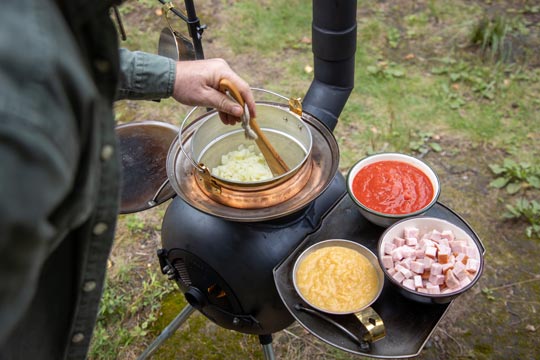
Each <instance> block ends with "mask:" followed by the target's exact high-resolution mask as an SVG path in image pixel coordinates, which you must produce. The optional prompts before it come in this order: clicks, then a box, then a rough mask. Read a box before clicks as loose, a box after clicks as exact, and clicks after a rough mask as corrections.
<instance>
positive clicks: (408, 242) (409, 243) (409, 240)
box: [405, 237, 418, 246]
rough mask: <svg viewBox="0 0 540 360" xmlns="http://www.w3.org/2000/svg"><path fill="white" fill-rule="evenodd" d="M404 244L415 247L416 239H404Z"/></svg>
mask: <svg viewBox="0 0 540 360" xmlns="http://www.w3.org/2000/svg"><path fill="white" fill-rule="evenodd" d="M405 244H406V245H407V246H416V245H417V244H418V239H417V238H415V237H406V238H405Z"/></svg>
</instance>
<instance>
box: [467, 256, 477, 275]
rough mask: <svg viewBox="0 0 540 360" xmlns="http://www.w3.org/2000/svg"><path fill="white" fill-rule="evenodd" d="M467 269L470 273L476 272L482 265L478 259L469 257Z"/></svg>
mask: <svg viewBox="0 0 540 360" xmlns="http://www.w3.org/2000/svg"><path fill="white" fill-rule="evenodd" d="M466 266H467V267H466V270H467V271H468V272H470V273H473V274H474V273H476V272H477V271H478V267H479V266H480V262H479V261H478V260H476V259H469V260H467V265H466Z"/></svg>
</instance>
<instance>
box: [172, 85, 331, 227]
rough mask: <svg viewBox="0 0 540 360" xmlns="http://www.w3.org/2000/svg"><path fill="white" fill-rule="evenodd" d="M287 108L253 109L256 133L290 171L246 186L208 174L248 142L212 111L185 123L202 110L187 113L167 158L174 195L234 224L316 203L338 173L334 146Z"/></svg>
mask: <svg viewBox="0 0 540 360" xmlns="http://www.w3.org/2000/svg"><path fill="white" fill-rule="evenodd" d="M272 94H275V93H272ZM276 95H277V94H276ZM278 96H280V97H282V96H281V95H278ZM289 103H292V104H295V105H296V107H294V106H292V105H284V104H279V103H275V102H267V101H259V102H257V103H256V106H257V119H258V122H259V124H260V126H261V129H262V130H263V131H265V134H266V135H267V137H268V138H269V140H270V141H271V142H272V144H273V145H274V147H275V148H276V150H277V151H278V152H279V153H280V155H281V156H282V157H283V159H284V160H285V161H286V162H287V163H288V165H289V168H290V170H289V171H288V172H286V173H285V174H282V175H280V176H277V177H273V178H271V179H268V180H264V181H256V182H247V183H246V182H235V181H230V180H226V179H221V178H218V177H216V176H213V175H212V174H211V172H210V169H211V168H212V167H213V166H216V165H217V164H218V161H219V159H220V157H221V155H223V154H225V153H227V152H229V151H231V150H233V149H236V148H237V147H238V145H239V144H241V143H245V142H250V141H251V142H252V140H246V139H245V137H244V133H243V130H242V129H241V127H240V126H237V127H231V126H230V125H224V124H222V123H221V121H220V120H219V116H218V113H217V112H216V111H215V110H212V111H209V112H206V113H204V114H202V116H199V117H196V118H195V119H194V120H192V121H191V122H189V124H187V123H188V120H190V118H192V117H194V116H193V114H194V113H195V111H196V110H199V111H200V110H201V109H197V108H194V109H192V111H190V113H189V114H188V115H187V116H186V118H185V119H184V122H183V123H182V125H181V127H180V131H179V134H178V137H177V139H175V141H174V142H173V144H172V145H171V148H170V149H169V154H168V156H167V175H168V178H169V180H170V182H171V185H172V186H173V188H174V189H175V191H176V193H177V194H178V195H180V196H181V197H182V198H183V199H184V200H186V201H187V202H188V203H189V204H191V205H192V206H194V207H196V208H198V209H199V210H202V211H204V212H207V213H210V214H213V215H217V216H220V217H224V218H226V219H230V220H235V221H260V220H267V219H272V218H276V217H279V216H283V215H286V214H289V213H291V212H293V211H296V210H298V209H300V208H301V207H303V206H305V205H306V204H307V203H309V202H310V201H312V200H313V199H315V198H316V197H317V196H318V195H319V194H320V192H322V191H323V190H324V189H326V187H327V186H328V185H329V183H330V181H331V180H332V178H333V177H334V175H335V173H336V171H337V168H338V163H339V150H338V146H337V143H336V141H335V138H334V137H333V135H332V133H331V132H330V131H329V130H328V129H327V128H326V127H325V126H324V125H323V124H321V123H320V122H319V121H318V120H317V119H315V118H313V117H311V116H310V115H309V114H305V113H302V112H301V109H299V107H298V105H299V102H298V101H297V102H295V101H289ZM298 112H299V113H300V114H301V115H298ZM246 210H249V212H247V211H246Z"/></svg>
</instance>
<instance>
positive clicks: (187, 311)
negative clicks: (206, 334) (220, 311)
mask: <svg viewBox="0 0 540 360" xmlns="http://www.w3.org/2000/svg"><path fill="white" fill-rule="evenodd" d="M194 311H195V308H194V307H193V306H191V305H189V304H188V305H186V307H185V308H183V309H182V311H181V312H180V313H179V314H178V315H177V316H176V317H175V318H174V319H173V321H171V322H170V323H169V325H167V327H166V328H165V329H163V331H162V332H161V334H160V335H159V336H158V337H157V338H156V340H154V341H153V342H152V343H151V344H150V345H149V346H148V347H147V348H146V350H144V352H143V353H142V354H141V356H139V357H138V358H137V360H145V359H149V358H150V356H152V355H153V354H154V352H156V350H157V349H158V348H159V347H160V346H161V344H163V343H164V342H165V340H167V339H168V338H170V337H171V336H172V334H174V332H175V331H176V330H178V328H179V327H180V326H181V325H182V324H183V323H184V322H185V321H186V320H187V319H188V318H189V316H190V315H191V314H193V312H194Z"/></svg>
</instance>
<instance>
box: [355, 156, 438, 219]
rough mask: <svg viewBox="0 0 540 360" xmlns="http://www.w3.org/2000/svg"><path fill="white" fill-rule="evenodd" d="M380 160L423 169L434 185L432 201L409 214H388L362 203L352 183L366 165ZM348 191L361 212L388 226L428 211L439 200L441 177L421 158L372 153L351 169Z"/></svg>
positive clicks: (366, 216) (368, 217) (367, 217)
mask: <svg viewBox="0 0 540 360" xmlns="http://www.w3.org/2000/svg"><path fill="white" fill-rule="evenodd" d="M379 161H401V162H404V163H407V164H409V165H412V166H414V167H416V168H417V169H419V170H420V171H422V172H423V173H424V174H425V175H426V176H427V177H428V179H429V180H430V182H431V185H432V186H433V196H432V198H431V200H430V202H429V203H428V204H427V205H426V206H424V207H423V208H421V209H419V210H417V211H414V212H411V213H407V214H387V213H382V212H379V211H376V210H373V209H371V208H369V207H367V206H366V205H364V204H362V203H361V202H360V201H359V200H358V199H357V198H356V197H355V196H354V194H353V191H352V185H353V181H354V178H355V177H356V175H357V174H358V172H359V171H360V170H362V169H363V168H364V167H366V166H368V165H370V164H373V163H377V162H379ZM347 191H348V192H349V195H350V196H351V198H352V200H353V201H354V202H355V203H356V204H357V205H358V208H359V210H360V213H361V214H362V215H363V216H364V217H365V218H366V219H368V220H369V221H371V222H372V223H374V224H375V225H378V226H381V227H388V226H390V225H391V224H393V223H395V222H396V221H398V220H401V219H405V218H408V217H412V216H419V215H422V214H424V213H425V212H426V211H428V210H429V209H430V208H431V207H432V206H433V205H435V203H436V202H437V199H438V198H439V195H440V192H441V187H440V183H439V178H438V177H437V174H435V171H433V169H432V168H431V167H429V166H428V165H427V164H426V163H425V162H423V161H422V160H419V159H417V158H415V157H413V156H409V155H405V154H400V153H381V154H375V155H370V156H368V157H366V158H364V159H362V160H360V161H358V162H357V163H356V164H354V165H353V166H352V167H351V169H350V170H349V173H348V175H347Z"/></svg>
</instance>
